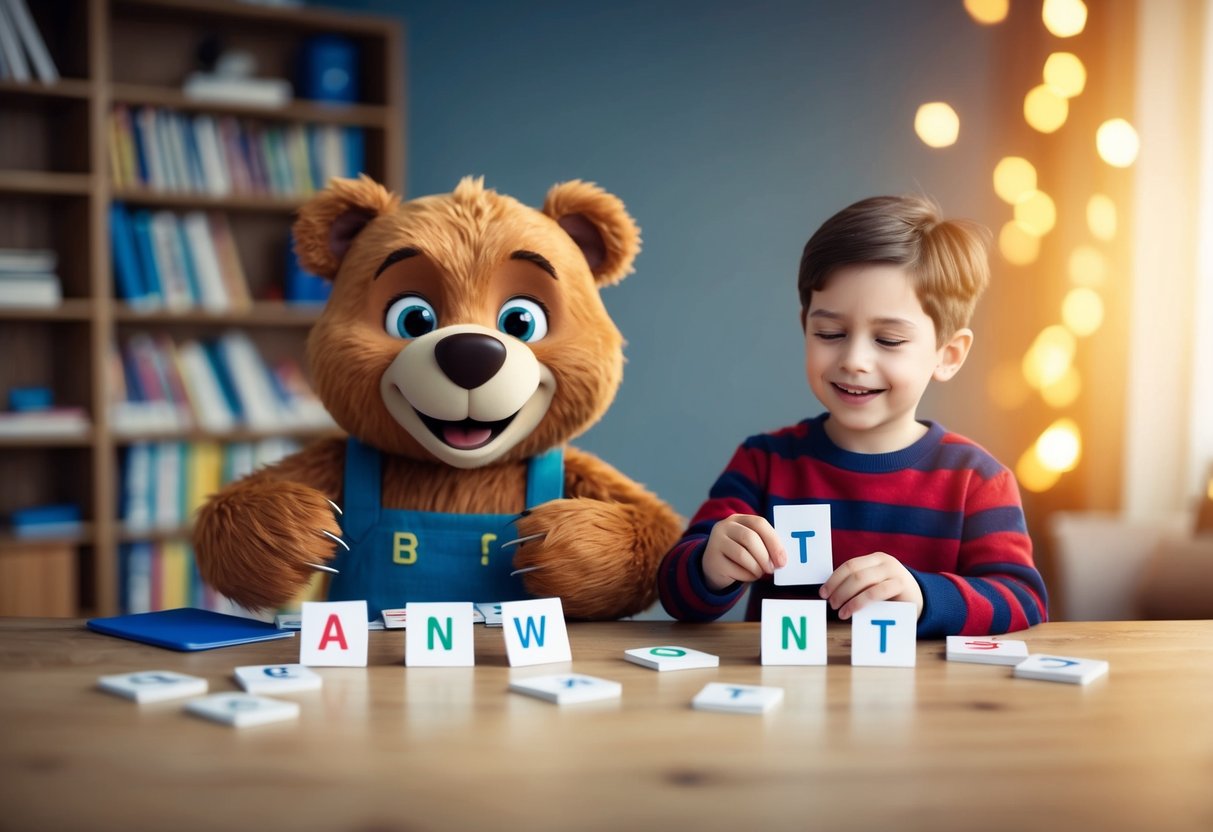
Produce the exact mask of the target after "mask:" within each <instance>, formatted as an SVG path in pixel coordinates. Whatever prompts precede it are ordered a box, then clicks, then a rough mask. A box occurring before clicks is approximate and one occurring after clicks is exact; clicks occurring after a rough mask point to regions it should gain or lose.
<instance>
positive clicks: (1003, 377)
mask: <svg viewBox="0 0 1213 832" xmlns="http://www.w3.org/2000/svg"><path fill="white" fill-rule="evenodd" d="M986 393H987V394H988V395H989V397H990V401H991V402H993V403H994V406H995V407H997V408H998V409H999V410H1018V409H1019V408H1020V407H1022V406H1023V405H1024V404H1025V403H1027V401H1028V396H1029V395H1031V393H1032V391H1031V390H1030V389H1029V388H1028V385H1027V382H1025V381H1024V380H1023V373H1022V372H1020V369H1019V362H1016V361H1002V362H1000V363H999V364H997V365H996V366H995V367H994V369H992V370H991V371H990V372H989V373H988V374H987V375H986Z"/></svg>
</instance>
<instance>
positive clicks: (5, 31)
mask: <svg viewBox="0 0 1213 832" xmlns="http://www.w3.org/2000/svg"><path fill="white" fill-rule="evenodd" d="M35 75H36V76H37V77H38V80H39V81H41V82H43V83H44V84H53V83H54V82H55V81H58V80H59V70H58V69H57V68H56V67H55V61H54V59H52V58H51V53H50V52H49V51H48V50H47V48H46V42H45V41H44V40H42V33H41V32H39V31H38V27H37V25H36V24H35V23H34V18H33V15H31V14H30V11H29V6H28V5H26V2H25V0H0V79H8V80H13V81H32V80H33V79H34V76H35Z"/></svg>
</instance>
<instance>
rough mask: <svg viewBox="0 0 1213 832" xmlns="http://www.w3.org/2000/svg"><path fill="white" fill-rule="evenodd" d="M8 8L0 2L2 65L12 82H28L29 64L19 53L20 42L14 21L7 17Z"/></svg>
mask: <svg viewBox="0 0 1213 832" xmlns="http://www.w3.org/2000/svg"><path fill="white" fill-rule="evenodd" d="M10 14H11V13H10V11H9V9H8V7H7V6H6V5H5V4H4V2H2V0H0V52H3V53H4V63H5V66H7V67H8V74H9V77H11V78H12V79H13V80H14V81H29V80H31V77H30V69H29V64H28V63H26V61H25V53H23V52H22V51H21V41H20V39H19V38H18V35H17V26H16V23H15V21H14V20H13V19H12V18H11V17H10V16H9V15H10Z"/></svg>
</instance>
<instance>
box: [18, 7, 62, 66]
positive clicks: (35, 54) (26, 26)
mask: <svg viewBox="0 0 1213 832" xmlns="http://www.w3.org/2000/svg"><path fill="white" fill-rule="evenodd" d="M8 13H9V16H10V17H12V19H13V23H14V24H15V25H16V27H17V32H18V33H19V34H20V35H21V42H22V43H24V44H25V51H26V52H27V53H29V59H30V61H31V62H32V63H33V65H34V70H35V71H36V72H37V73H38V80H40V81H42V82H43V83H46V84H53V83H54V82H55V81H58V80H59V70H58V69H56V68H55V62H54V61H53V60H51V53H50V52H48V51H47V49H46V42H45V41H44V40H42V33H41V32H39V31H38V27H37V26H35V25H34V18H33V16H32V15H31V14H30V13H29V7H28V6H26V5H25V0H8Z"/></svg>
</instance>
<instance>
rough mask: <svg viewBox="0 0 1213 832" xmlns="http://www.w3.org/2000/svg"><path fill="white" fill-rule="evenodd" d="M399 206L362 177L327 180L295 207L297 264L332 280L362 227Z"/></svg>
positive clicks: (388, 193)
mask: <svg viewBox="0 0 1213 832" xmlns="http://www.w3.org/2000/svg"><path fill="white" fill-rule="evenodd" d="M399 204H400V198H399V197H397V196H396V195H395V194H393V193H391V192H390V191H388V189H387V188H385V187H383V186H382V185H380V184H379V183H378V182H376V181H374V180H373V179H371V178H370V177H369V176H367V175H366V174H362V175H360V176H359V177H358V178H357V179H339V178H333V179H330V180H329V185H328V187H327V188H325V189H324V190H323V191H321V192H320V193H318V194H316V195H315V196H314V197H312V198H311V199H309V200H308V201H307V202H305V203H304V204H303V205H302V206H300V208H299V214H298V217H297V218H296V220H295V224H294V226H293V229H292V231H293V233H294V237H295V254H296V256H298V258H299V263H300V265H302V266H303V268H305V269H307V270H308V271H309V272H311V273H312V274H315V275H319V276H320V277H325V278H328V279H329V280H332V279H333V278H334V277H335V276H336V275H337V269H338V268H340V266H341V261H342V259H343V258H344V257H345V253H346V252H347V251H349V248H350V246H351V245H352V244H353V242H354V238H355V237H357V236H358V234H359V233H360V232H361V231H362V229H363V228H365V227H366V224H367V223H369V222H370V221H371V220H373V219H375V217H377V216H379V215H380V214H383V213H386V212H388V211H392V210H395V209H396V207H397V206H398V205H399Z"/></svg>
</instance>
